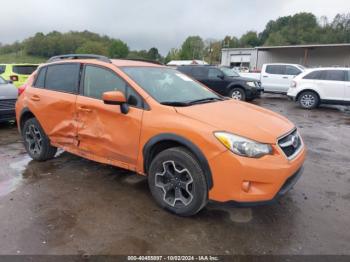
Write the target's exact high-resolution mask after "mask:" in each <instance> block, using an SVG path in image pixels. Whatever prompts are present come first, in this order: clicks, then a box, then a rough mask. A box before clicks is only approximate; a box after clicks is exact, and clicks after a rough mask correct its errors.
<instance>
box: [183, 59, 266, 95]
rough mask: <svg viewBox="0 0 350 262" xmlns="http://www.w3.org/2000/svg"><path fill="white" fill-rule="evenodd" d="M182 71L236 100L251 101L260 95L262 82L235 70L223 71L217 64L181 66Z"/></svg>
mask: <svg viewBox="0 0 350 262" xmlns="http://www.w3.org/2000/svg"><path fill="white" fill-rule="evenodd" d="M177 69H178V70H179V71H180V72H182V73H184V74H186V75H188V76H190V77H192V78H194V79H196V80H197V81H199V82H201V83H203V84H204V85H206V86H207V87H209V88H210V89H212V90H213V91H215V92H216V93H218V94H220V95H223V96H227V97H231V98H233V99H236V100H243V101H251V100H253V99H255V98H257V97H260V93H261V92H262V89H261V88H260V82H259V81H257V80H254V79H250V78H243V77H241V76H240V75H239V74H237V73H235V72H234V71H233V70H230V72H228V71H226V70H225V71H223V70H222V69H220V68H218V67H215V66H198V65H194V66H179V67H178V68H177Z"/></svg>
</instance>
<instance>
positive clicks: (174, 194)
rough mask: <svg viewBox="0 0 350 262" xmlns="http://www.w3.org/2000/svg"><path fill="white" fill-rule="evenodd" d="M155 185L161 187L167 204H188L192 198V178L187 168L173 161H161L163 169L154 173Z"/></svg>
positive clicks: (173, 205)
mask: <svg viewBox="0 0 350 262" xmlns="http://www.w3.org/2000/svg"><path fill="white" fill-rule="evenodd" d="M155 185H156V187H158V188H160V189H162V193H163V201H164V202H165V203H167V204H168V205H170V206H172V207H175V206H176V205H177V206H178V205H180V206H181V205H182V206H188V205H189V204H190V203H191V202H192V199H193V194H192V193H193V178H192V175H191V173H190V172H189V170H188V169H186V168H183V167H182V166H181V165H179V164H176V163H175V162H174V161H166V162H163V170H162V172H161V173H156V175H155Z"/></svg>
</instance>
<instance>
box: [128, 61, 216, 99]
mask: <svg viewBox="0 0 350 262" xmlns="http://www.w3.org/2000/svg"><path fill="white" fill-rule="evenodd" d="M122 70H123V71H124V72H125V73H126V74H127V75H128V76H129V77H130V78H131V79H133V80H134V81H135V82H136V83H137V84H138V85H139V86H141V87H142V88H143V89H144V90H145V91H146V92H147V93H149V94H150V95H151V96H152V97H153V98H154V99H155V100H157V101H158V102H159V103H189V102H192V101H197V100H205V99H208V100H210V99H220V98H219V96H218V95H216V94H215V93H213V92H211V91H210V90H208V89H207V88H205V87H203V86H202V85H201V84H199V83H197V82H196V81H194V80H192V79H191V78H190V77H188V76H187V75H184V74H183V73H180V72H179V71H177V70H175V69H170V68H164V67H122Z"/></svg>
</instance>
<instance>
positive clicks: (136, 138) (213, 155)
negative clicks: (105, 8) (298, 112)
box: [16, 59, 306, 202]
mask: <svg viewBox="0 0 350 262" xmlns="http://www.w3.org/2000/svg"><path fill="white" fill-rule="evenodd" d="M73 62H74V63H81V64H93V65H100V66H102V67H106V68H109V69H111V70H113V71H114V72H115V73H116V74H118V75H119V76H120V77H121V78H123V79H124V80H125V81H126V82H127V83H128V84H129V85H130V86H131V87H132V88H134V89H135V91H136V92H138V93H139V95H140V96H141V97H143V99H144V101H145V102H146V103H147V104H148V106H149V109H147V110H143V109H139V108H135V107H130V111H129V112H128V114H122V113H121V111H120V106H118V105H107V104H105V103H103V101H102V100H98V99H93V98H89V97H84V96H81V95H75V94H67V93H61V92H56V91H51V90H45V89H40V88H34V87H32V82H33V79H34V77H31V78H30V80H29V82H28V83H27V85H28V87H27V88H26V91H25V92H24V93H23V94H22V95H21V96H20V97H19V99H18V102H17V104H16V113H17V121H18V123H20V120H21V119H20V118H21V113H22V112H23V109H29V110H30V111H31V112H32V113H33V114H34V116H35V117H36V118H37V119H38V120H39V122H40V124H41V125H42V127H43V129H44V131H45V133H46V134H47V135H48V136H49V138H50V140H51V143H52V144H53V145H54V146H57V147H60V148H63V149H64V150H66V151H68V152H71V153H73V154H76V155H79V156H82V157H85V158H88V159H91V160H94V161H97V162H101V163H106V164H111V165H115V166H118V167H122V168H126V169H129V170H132V171H135V172H137V173H139V174H143V175H145V170H144V157H145V156H144V155H143V148H144V146H145V145H146V144H147V142H149V141H150V140H151V139H152V138H153V137H155V136H157V135H160V134H169V133H170V134H174V135H177V136H180V137H184V138H186V139H187V140H189V141H191V142H192V143H193V144H194V145H196V146H197V147H198V148H199V149H200V150H201V152H202V153H203V155H204V156H205V158H206V160H207V161H208V164H209V167H210V171H211V174H212V180H213V187H212V188H211V189H210V191H209V198H210V199H211V200H216V201H230V200H234V201H237V202H258V201H265V200H270V199H272V198H273V197H274V196H275V195H276V194H277V192H278V191H279V190H280V188H281V186H282V185H283V184H284V182H285V181H286V180H287V179H288V178H289V177H290V176H292V175H293V174H294V173H295V172H296V171H297V170H298V169H300V167H301V166H302V164H303V162H304V160H305V154H306V150H305V147H303V149H302V150H301V152H300V153H299V154H298V156H297V157H296V158H294V159H293V160H288V159H287V158H286V157H285V156H284V154H283V152H282V151H281V149H280V148H279V147H278V146H277V140H278V138H279V137H281V136H282V135H285V134H286V133H288V132H290V131H291V130H292V129H293V128H295V127H294V125H293V124H292V123H291V122H290V121H289V120H287V119H286V118H284V117H282V116H280V115H278V114H276V113H274V112H271V111H269V110H266V109H263V108H261V107H258V106H254V105H251V104H248V103H244V102H238V101H234V100H226V101H222V102H215V103H207V104H200V105H193V106H190V107H170V106H164V105H161V104H159V103H158V102H157V101H155V100H154V99H153V98H152V97H151V96H149V94H148V93H147V92H146V91H144V90H143V89H142V88H141V87H140V86H138V85H137V83H135V82H134V81H133V80H132V79H130V78H129V77H128V75H126V74H125V73H124V72H123V71H122V70H121V69H120V68H118V67H121V66H147V67H149V66H152V67H159V65H154V64H150V63H144V62H136V61H127V60H112V63H105V62H102V61H96V60H85V59H84V60H74V61H73ZM58 63H60V62H58ZM65 63H69V61H65ZM34 74H36V73H34ZM216 131H227V132H231V133H233V134H236V135H239V136H244V137H246V138H249V139H252V140H255V141H257V142H261V143H269V144H271V145H272V147H273V154H272V155H266V156H264V157H262V158H260V159H254V158H246V157H241V156H238V155H235V154H233V153H232V152H231V151H229V150H228V149H226V147H224V146H223V145H222V144H221V143H220V142H219V141H218V140H217V139H216V138H215V136H214V135H213V133H214V132H216ZM245 181H250V182H251V187H250V189H249V191H248V192H246V191H244V190H243V189H242V183H244V182H245Z"/></svg>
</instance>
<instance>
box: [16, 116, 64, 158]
mask: <svg viewBox="0 0 350 262" xmlns="http://www.w3.org/2000/svg"><path fill="white" fill-rule="evenodd" d="M22 137H23V142H24V146H25V149H26V150H27V153H28V154H29V156H30V157H31V158H32V159H34V160H37V161H45V160H48V159H51V158H53V157H54V156H55V154H56V152H57V148H56V147H53V146H51V144H50V140H49V138H48V137H47V135H46V134H45V132H44V130H43V129H42V127H41V126H40V124H39V122H38V120H36V119H35V118H30V119H28V120H27V121H26V122H25V123H24V125H23V129H22Z"/></svg>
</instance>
